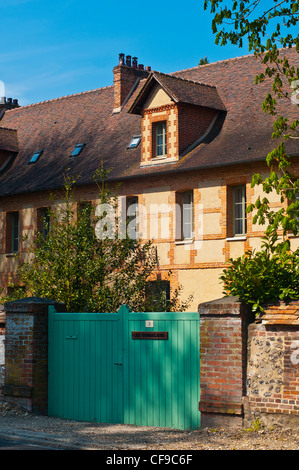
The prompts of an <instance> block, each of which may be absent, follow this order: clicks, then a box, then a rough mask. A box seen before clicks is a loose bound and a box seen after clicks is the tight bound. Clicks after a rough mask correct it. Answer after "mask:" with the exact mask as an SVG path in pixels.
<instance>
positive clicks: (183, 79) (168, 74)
mask: <svg viewBox="0 0 299 470" xmlns="http://www.w3.org/2000/svg"><path fill="white" fill-rule="evenodd" d="M194 68H196V67H194ZM186 70H191V69H186ZM182 72H185V70H182ZM153 73H158V74H160V75H166V76H167V77H171V78H175V79H176V80H181V81H183V82H189V83H195V84H196V85H203V86H207V87H210V88H217V87H216V85H209V84H208V83H203V82H197V81H196V80H190V79H187V78H182V77H177V76H176V75H172V73H164V72H158V71H153ZM173 73H179V72H173Z"/></svg>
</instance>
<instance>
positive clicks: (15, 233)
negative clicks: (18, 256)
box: [12, 213, 19, 253]
mask: <svg viewBox="0 0 299 470" xmlns="http://www.w3.org/2000/svg"><path fill="white" fill-rule="evenodd" d="M18 250H19V214H18V213H15V214H13V217H12V251H13V253H16V252H17V251H18Z"/></svg>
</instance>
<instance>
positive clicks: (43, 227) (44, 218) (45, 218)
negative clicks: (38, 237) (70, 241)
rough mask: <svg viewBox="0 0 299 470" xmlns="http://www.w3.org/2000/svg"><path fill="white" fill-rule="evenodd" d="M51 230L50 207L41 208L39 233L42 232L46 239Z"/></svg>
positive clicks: (38, 224)
mask: <svg viewBox="0 0 299 470" xmlns="http://www.w3.org/2000/svg"><path fill="white" fill-rule="evenodd" d="M49 230H50V216H49V208H48V207H40V208H39V209H37V231H38V232H40V233H41V234H42V236H43V238H44V239H46V238H47V235H48V233H49Z"/></svg>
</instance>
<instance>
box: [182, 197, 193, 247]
mask: <svg viewBox="0 0 299 470" xmlns="http://www.w3.org/2000/svg"><path fill="white" fill-rule="evenodd" d="M182 232H183V238H184V239H185V238H192V236H193V233H192V232H193V193H192V191H187V192H185V193H183V194H182Z"/></svg>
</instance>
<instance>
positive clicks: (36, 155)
mask: <svg viewBox="0 0 299 470" xmlns="http://www.w3.org/2000/svg"><path fill="white" fill-rule="evenodd" d="M42 153H43V151H42V150H39V151H38V152H34V154H33V155H32V157H31V158H30V160H29V162H28V163H36V162H37V160H38V159H39V157H40V156H41V154H42Z"/></svg>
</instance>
